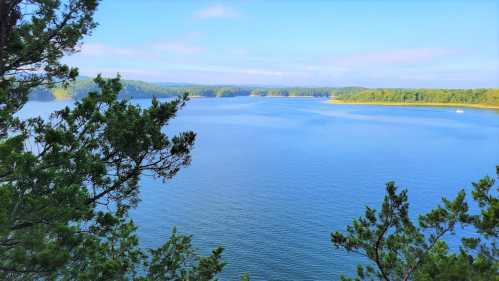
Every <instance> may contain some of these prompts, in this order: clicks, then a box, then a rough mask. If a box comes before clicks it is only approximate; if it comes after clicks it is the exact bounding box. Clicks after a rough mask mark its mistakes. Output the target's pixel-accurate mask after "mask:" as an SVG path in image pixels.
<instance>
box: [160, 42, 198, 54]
mask: <svg viewBox="0 0 499 281" xmlns="http://www.w3.org/2000/svg"><path fill="white" fill-rule="evenodd" d="M152 48H153V49H154V50H156V51H159V52H168V53H174V54H182V55H190V54H198V53H201V52H203V48H201V47H199V46H196V45H193V44H190V43H188V42H158V43H155V44H153V45H152Z"/></svg>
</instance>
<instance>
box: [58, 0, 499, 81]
mask: <svg viewBox="0 0 499 281" xmlns="http://www.w3.org/2000/svg"><path fill="white" fill-rule="evenodd" d="M96 19H97V21H98V22H99V26H98V27H97V29H96V30H95V31H94V32H93V34H92V36H91V37H88V38H87V39H85V41H84V44H83V46H82V50H81V52H80V53H78V54H76V55H73V56H70V57H68V58H66V62H68V63H70V64H72V65H76V66H79V67H80V73H81V74H83V75H89V76H93V75H95V74H97V73H103V74H104V75H107V76H110V75H114V74H116V73H117V72H119V73H121V74H122V76H123V77H124V78H125V79H140V80H145V81H156V82H192V83H203V84H259V85H287V86H349V85H356V86H368V87H447V88H455V87H499V78H498V77H499V70H498V69H499V1H495V0H490V1H485V0H483V1H480V0H478V1H473V0H469V1H465V0H453V1H430V0H428V1H425V0H423V1H395V0H385V1H355V0H354V1H347V0H339V1H333V0H329V1H327V0H321V1H319V0H317V1H305V0H303V1H298V0H290V1H279V0H274V1H272V0H271V1H269V0H267V1H257V0H246V1H180V0H177V1H173V0H172V1H159V0H157V1H153V0H147V1H137V0H104V1H103V2H102V4H101V6H100V7H99V10H98V12H97V14H96Z"/></svg>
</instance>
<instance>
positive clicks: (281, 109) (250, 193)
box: [24, 97, 499, 280]
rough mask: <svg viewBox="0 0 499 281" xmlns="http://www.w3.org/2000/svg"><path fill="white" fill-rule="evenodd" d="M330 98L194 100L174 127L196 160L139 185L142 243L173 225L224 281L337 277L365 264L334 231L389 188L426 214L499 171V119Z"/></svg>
mask: <svg viewBox="0 0 499 281" xmlns="http://www.w3.org/2000/svg"><path fill="white" fill-rule="evenodd" d="M323 101H324V100H321V99H283V98H252V97H238V98H223V99H217V98H212V99H194V100H191V101H190V102H189V103H188V105H187V106H186V107H185V108H184V109H183V110H182V112H180V114H179V116H178V118H177V119H176V120H175V121H173V122H172V124H171V126H170V127H169V128H168V129H167V131H169V132H171V133H173V132H178V131H181V130H193V131H195V132H196V133H197V135H198V137H197V142H196V145H195V148H194V150H193V152H192V165H191V166H189V167H188V168H185V169H183V170H182V171H181V172H180V173H179V174H178V175H177V176H176V177H175V178H174V179H173V180H172V181H169V182H167V183H162V182H160V181H156V180H153V179H150V178H143V180H142V189H141V198H142V202H141V203H140V204H139V207H138V208H137V209H136V210H134V211H133V218H134V219H135V220H136V223H137V224H138V226H139V234H140V236H141V239H142V244H143V246H144V247H156V246H159V245H161V244H162V243H163V241H165V239H166V238H167V237H168V236H169V234H170V231H171V229H172V228H173V226H176V227H177V231H178V232H181V233H189V234H192V235H193V236H194V238H193V239H194V244H195V246H196V247H197V248H198V249H200V251H201V252H202V253H204V254H208V253H209V252H210V249H211V248H212V247H214V246H217V245H223V246H224V247H225V252H224V258H225V260H226V261H227V262H228V265H227V266H226V268H225V271H224V273H223V274H222V275H221V279H222V280H238V278H239V276H240V274H241V273H243V272H249V273H251V277H252V280H337V279H339V275H340V274H342V273H343V274H344V273H347V274H349V273H353V272H354V270H355V263H356V262H358V261H359V257H358V256H355V255H354V254H347V253H344V252H342V251H339V250H335V249H334V248H333V247H332V245H331V243H330V240H329V236H330V233H331V232H332V231H334V230H343V229H345V227H346V225H347V224H349V223H350V222H351V220H352V219H353V218H355V217H357V216H359V215H361V214H362V212H363V207H364V206H365V205H370V206H373V207H378V206H379V205H380V203H381V200H382V198H383V195H384V184H385V183H386V182H387V181H389V180H394V181H396V182H397V183H398V184H399V185H400V186H402V187H404V188H408V189H409V198H410V202H411V213H412V214H417V213H420V212H424V211H428V210H429V209H430V208H432V207H433V206H435V205H436V204H437V203H438V202H439V200H440V198H441V197H442V196H447V197H452V196H454V195H455V194H456V193H457V192H458V190H459V189H460V188H469V187H470V183H471V182H472V181H475V180H477V179H479V178H480V177H482V176H484V175H487V174H488V175H493V173H494V170H495V165H496V164H499V113H498V112H495V111H488V110H474V109H465V110H464V113H463V114H458V113H456V109H455V108H430V107H383V106H363V105H329V104H325V103H323ZM136 102H137V103H140V104H143V105H147V104H149V103H150V101H149V100H137V101H136ZM62 105H63V104H62V103H36V102H30V103H29V104H28V105H27V106H26V108H25V110H24V111H25V112H30V114H34V113H42V114H43V113H45V112H49V111H50V110H52V109H53V108H56V107H60V106H62Z"/></svg>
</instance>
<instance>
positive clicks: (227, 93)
mask: <svg viewBox="0 0 499 281" xmlns="http://www.w3.org/2000/svg"><path fill="white" fill-rule="evenodd" d="M121 82H122V84H123V90H122V91H121V92H120V94H119V97H120V98H152V97H158V98H164V97H174V96H179V95H182V94H183V93H188V94H189V95H190V96H199V97H235V96H284V97H300V96H303V97H330V96H331V95H338V94H342V93H352V92H356V91H360V90H362V89H364V88H360V87H345V88H332V87H322V88H306V87H280V88H273V87H252V86H232V85H220V86H212V85H196V84H188V83H148V82H144V81H137V80H121ZM95 90H97V85H96V84H95V83H94V82H93V80H92V79H89V78H79V79H77V80H76V81H74V82H73V83H71V84H70V85H69V86H68V87H66V88H62V87H56V88H51V89H47V88H43V87H40V88H37V89H35V90H34V91H33V92H32V93H31V94H30V98H31V99H32V100H54V99H57V100H64V99H80V98H82V97H84V96H85V95H87V94H88V92H91V91H95Z"/></svg>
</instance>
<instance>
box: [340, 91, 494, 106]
mask: <svg viewBox="0 0 499 281" xmlns="http://www.w3.org/2000/svg"><path fill="white" fill-rule="evenodd" d="M336 99H337V100H340V101H347V102H348V101H350V102H388V103H389V102H393V103H397V102H402V103H411V102H423V103H462V104H484V105H496V106H497V105H499V89H365V90H361V91H358V92H351V93H343V94H340V95H338V96H337V97H336Z"/></svg>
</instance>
